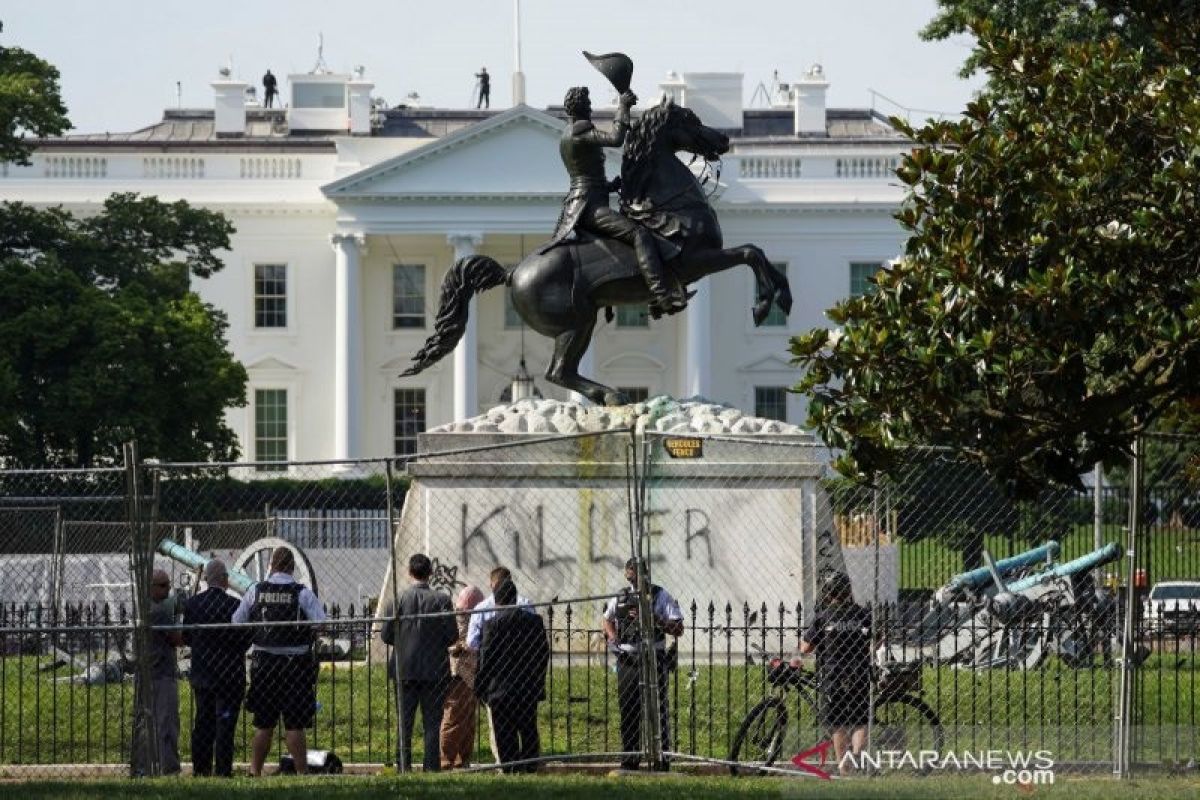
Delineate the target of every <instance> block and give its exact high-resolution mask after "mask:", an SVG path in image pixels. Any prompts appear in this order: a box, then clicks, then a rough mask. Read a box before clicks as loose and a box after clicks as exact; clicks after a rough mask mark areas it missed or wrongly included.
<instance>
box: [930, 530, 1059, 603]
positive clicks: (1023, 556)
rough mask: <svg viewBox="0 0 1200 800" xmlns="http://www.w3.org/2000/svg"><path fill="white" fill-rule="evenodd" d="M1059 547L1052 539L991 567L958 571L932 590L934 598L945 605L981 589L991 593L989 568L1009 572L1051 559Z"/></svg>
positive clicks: (993, 585) (992, 590)
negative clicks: (943, 583)
mask: <svg viewBox="0 0 1200 800" xmlns="http://www.w3.org/2000/svg"><path fill="white" fill-rule="evenodd" d="M1060 550H1062V548H1061V547H1060V546H1059V544H1058V542H1056V541H1053V540H1051V541H1049V542H1046V543H1045V544H1042V545H1039V546H1037V547H1034V548H1032V549H1030V550H1026V551H1025V552H1023V553H1017V554H1016V555H1015V556H1012V557H1010V558H1005V559H1002V560H1000V561H997V562H996V563H995V564H993V565H991V567H988V566H983V567H977V568H976V569H973V570H970V571H968V572H962V573H959V574H958V575H955V576H954V577H953V578H951V579H950V580H949V582H947V583H946V585H945V586H943V587H942V588H940V589H938V590H937V591H936V592H935V593H934V599H935V600H936V601H937V602H939V603H942V604H943V605H944V604H947V603H951V602H955V601H958V600H963V599H972V598H976V597H977V596H978V595H979V594H980V593H983V594H988V595H990V594H994V593H995V589H996V586H995V582H994V581H993V580H992V569H994V570H995V571H996V572H997V573H998V574H1000V575H1001V576H1004V575H1011V574H1013V573H1015V572H1017V571H1019V570H1024V569H1028V568H1030V567H1033V566H1035V565H1037V564H1039V563H1042V562H1045V563H1047V564H1050V563H1053V561H1054V557H1055V556H1057V555H1058V554H1059V551H1060Z"/></svg>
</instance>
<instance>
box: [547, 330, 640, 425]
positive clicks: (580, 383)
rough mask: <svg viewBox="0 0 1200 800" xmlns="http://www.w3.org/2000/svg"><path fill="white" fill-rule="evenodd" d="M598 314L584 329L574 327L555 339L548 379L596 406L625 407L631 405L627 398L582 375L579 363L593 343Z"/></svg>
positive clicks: (548, 368)
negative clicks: (593, 332) (627, 404)
mask: <svg viewBox="0 0 1200 800" xmlns="http://www.w3.org/2000/svg"><path fill="white" fill-rule="evenodd" d="M595 327H596V315H595V313H593V314H592V316H591V319H590V320H589V321H588V322H587V323H586V324H585V325H584V326H583V327H581V328H574V329H572V330H569V331H565V332H563V333H560V334H559V335H558V336H555V337H554V355H553V356H551V357H550V366H548V367H547V368H546V380H548V381H550V382H551V383H554V384H557V385H559V386H562V387H563V388H564V389H570V390H571V391H572V392H578V393H579V394H581V395H583V396H584V397H586V398H587V399H589V400H591V401H592V402H593V403H596V404H597V405H604V406H623V405H625V404H626V403H628V402H629V400H628V399H627V398H626V397H625V395H623V394H621V393H620V392H618V391H617V390H616V389H613V388H612V387H609V386H605V385H603V384H600V383H596V382H595V381H590V380H588V379H587V378H584V377H582V376H581V375H580V374H579V362H580V360H581V359H582V358H583V354H584V353H586V352H587V349H588V345H589V344H591V341H592V331H593V330H594V329H595Z"/></svg>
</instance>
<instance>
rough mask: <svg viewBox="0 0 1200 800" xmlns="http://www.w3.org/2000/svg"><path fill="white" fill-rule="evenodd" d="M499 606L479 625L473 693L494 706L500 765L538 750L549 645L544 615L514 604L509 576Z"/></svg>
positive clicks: (530, 768)
mask: <svg viewBox="0 0 1200 800" xmlns="http://www.w3.org/2000/svg"><path fill="white" fill-rule="evenodd" d="M495 597H496V607H497V608H500V609H501V610H499V611H497V612H496V615H495V616H494V617H492V618H491V619H490V620H488V621H487V622H486V623H485V624H484V626H483V644H482V645H481V646H480V648H479V672H478V673H477V674H476V676H475V694H476V696H478V697H479V699H480V700H482V701H483V702H485V703H487V705H488V708H489V709H491V711H492V724H493V725H494V726H495V728H496V730H495V737H496V750H497V751H498V752H497V753H496V757H497V758H498V759H499V760H500V763H501V764H508V763H511V762H513V761H528V760H530V759H534V758H537V757H538V756H539V755H541V741H540V740H539V739H538V729H537V707H538V703H539V702H541V701H542V700H545V699H546V669H547V667H548V665H549V664H550V644H549V642H548V641H547V639H546V628H545V626H544V625H543V624H542V618H541V617H540V616H538V615H537V614H530V613H529V612H528V611H527V610H523V609H521V608H520V607H518V606H517V587H516V585H515V584H514V583H513V582H512V581H511V580H505V581H503V582H502V583H501V584H500V585H499V586H497V587H496V591H495ZM502 769H503V771H504V772H537V764H533V763H531V764H521V765H518V766H510V767H503V768H502Z"/></svg>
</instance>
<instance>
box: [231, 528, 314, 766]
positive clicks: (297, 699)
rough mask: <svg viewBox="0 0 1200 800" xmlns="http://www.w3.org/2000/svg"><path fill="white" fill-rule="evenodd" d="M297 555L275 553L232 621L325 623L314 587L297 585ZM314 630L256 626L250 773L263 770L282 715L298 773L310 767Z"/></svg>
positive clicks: (249, 696) (248, 707)
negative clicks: (308, 733) (307, 738)
mask: <svg viewBox="0 0 1200 800" xmlns="http://www.w3.org/2000/svg"><path fill="white" fill-rule="evenodd" d="M295 568H296V560H295V556H293V555H292V551H291V550H289V549H287V548H286V547H276V548H275V549H274V550H273V551H272V552H271V574H270V575H269V576H268V577H267V579H266V580H265V581H261V582H259V583H257V584H255V585H254V586H251V587H250V589H249V591H247V592H246V594H244V595H242V602H241V604H240V605H239V606H238V607H237V610H236V611H234V612H233V621H234V622H237V623H243V622H276V623H285V622H289V621H297V620H311V621H313V622H323V621H324V620H325V610H324V609H323V608H322V607H321V602H320V601H319V600H317V596H316V595H315V594H313V592H312V590H311V589H309V588H308V587H307V586H304V585H303V584H299V583H296V581H295V579H294V578H292V572H293V571H294V570H295ZM314 636H315V630H314V629H313V627H312V626H310V625H285V624H279V625H268V626H263V627H259V628H256V629H255V632H254V649H253V650H252V651H251V655H250V657H251V664H250V690H249V691H248V692H247V694H246V710H247V711H250V712H252V713H253V714H254V739H253V740H252V742H251V745H250V775H251V776H253V777H257V776H259V775H261V774H262V768H263V762H264V761H266V759H267V752H268V751H269V750H270V749H271V736H272V735H273V734H274V732H275V726H276V725H277V724H278V723H279V719H280V718H281V717H282V718H283V729H284V741H285V742H286V743H287V749H288V753H290V754H291V756H292V762H293V763H294V764H295V766H296V771H297V772H301V773H303V772H307V771H308V743H307V742H306V741H305V736H304V729H305V728H307V727H309V726H310V725H312V720H313V715H314V714H315V713H316V708H317V694H316V679H317V670H316V661H315V659H314V657H313V640H314Z"/></svg>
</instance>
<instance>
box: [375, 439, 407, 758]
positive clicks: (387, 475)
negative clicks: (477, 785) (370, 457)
mask: <svg viewBox="0 0 1200 800" xmlns="http://www.w3.org/2000/svg"><path fill="white" fill-rule="evenodd" d="M383 483H384V488H385V490H386V492H387V518H388V555H389V556H390V558H391V560H392V568H391V573H392V619H393V620H395V619H396V617H397V616H398V615H399V613H400V591H399V588H398V586H397V584H398V583H399V580H400V575H399V572H398V570H399V566H400V565H399V562H398V561H397V560H396V504H395V501H394V499H393V496H392V491H393V487H392V462H391V459H389V460H388V461H387V462H385V464H384V473H383ZM384 624H385V625H386V624H387V621H386V620H385V621H384ZM368 646H369V645H368ZM388 657H389V658H390V659H391V661H390V666H391V667H392V669H391V672H392V676H393V678H394V681H393V688H394V689H395V692H396V696H395V701H396V771H397V772H405V771H407V770H409V769H412V764H409V763H407V760H406V759H405V757H404V755H405V752H406V750H405V744H406V743H407V742H408V735H409V733H410V732H409V731H406V730H404V684H403V682H402V681H401V680H400V670H399V664H398V663H397V662H398V661H399V659H398V658H397V655H396V651H395V645H393V647H392V652H391V653H389V654H388ZM387 666H388V665H385V670H386V669H387Z"/></svg>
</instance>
